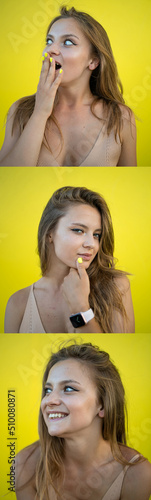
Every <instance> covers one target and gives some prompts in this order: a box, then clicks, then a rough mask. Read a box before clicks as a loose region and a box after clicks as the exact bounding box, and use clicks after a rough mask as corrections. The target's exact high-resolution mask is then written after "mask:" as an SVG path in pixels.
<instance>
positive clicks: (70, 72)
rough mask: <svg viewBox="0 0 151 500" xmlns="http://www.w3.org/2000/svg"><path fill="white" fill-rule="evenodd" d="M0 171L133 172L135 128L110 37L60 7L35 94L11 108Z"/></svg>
mask: <svg viewBox="0 0 151 500" xmlns="http://www.w3.org/2000/svg"><path fill="white" fill-rule="evenodd" d="M0 162H1V163H0V164H1V165H3V166H5V165H6V166H8V165H9V166H12V165H14V166H63V165H66V166H69V165H70V166H83V167H84V166H116V165H117V166H136V127H135V119H134V116H133V113H132V112H131V110H130V109H129V108H128V107H127V106H125V104H124V99H123V96H122V85H121V82H120V79H119V76H118V72H117V68H116V64H115V61H114V57H113V54H112V49H111V46H110V42H109V39H108V36H107V34H106V32H105V30H104V29H103V27H102V26H101V25H100V24H99V23H98V22H97V21H96V20H95V19H93V18H92V17H91V16H90V15H88V14H86V13H84V12H79V11H76V10H75V9H74V8H71V9H69V10H67V9H66V8H65V7H62V8H61V15H60V16H58V17H56V18H55V19H53V20H52V22H51V23H50V25H49V27H48V30H47V37H46V47H45V48H44V51H43V63H42V70H41V75H40V80H39V84H38V88H37V92H36V94H35V95H32V96H29V97H25V98H23V99H20V100H19V101H17V102H15V103H14V104H13V106H12V107H11V108H10V111H9V115H8V120H7V125H6V136H5V141H4V145H3V147H2V150H1V156H0Z"/></svg>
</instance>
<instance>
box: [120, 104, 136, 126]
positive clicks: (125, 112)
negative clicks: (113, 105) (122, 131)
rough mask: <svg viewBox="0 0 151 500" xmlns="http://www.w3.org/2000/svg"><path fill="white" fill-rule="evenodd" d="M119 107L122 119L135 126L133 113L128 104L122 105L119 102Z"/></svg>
mask: <svg viewBox="0 0 151 500" xmlns="http://www.w3.org/2000/svg"><path fill="white" fill-rule="evenodd" d="M119 108H120V110H121V113H122V118H123V120H124V121H127V122H128V123H131V124H132V125H135V126H136V122H135V115H134V113H133V111H132V109H130V108H129V107H128V106H124V104H119Z"/></svg>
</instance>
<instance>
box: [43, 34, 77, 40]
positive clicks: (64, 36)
mask: <svg viewBox="0 0 151 500" xmlns="http://www.w3.org/2000/svg"><path fill="white" fill-rule="evenodd" d="M48 36H49V37H50V38H53V39H54V36H53V35H51V34H50V33H48V35H47V38H48ZM67 36H74V37H75V38H77V39H78V40H79V37H78V36H76V35H74V34H73V33H65V35H61V38H66V37H67Z"/></svg>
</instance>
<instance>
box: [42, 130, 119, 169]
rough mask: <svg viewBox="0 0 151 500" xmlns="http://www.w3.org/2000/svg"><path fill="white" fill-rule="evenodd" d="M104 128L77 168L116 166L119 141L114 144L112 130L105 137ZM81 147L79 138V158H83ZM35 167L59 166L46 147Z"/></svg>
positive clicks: (43, 148)
mask: <svg viewBox="0 0 151 500" xmlns="http://www.w3.org/2000/svg"><path fill="white" fill-rule="evenodd" d="M104 128H105V125H103V127H102V128H101V130H100V132H99V134H98V136H97V138H96V140H95V143H94V144H93V146H92V148H91V149H90V151H89V153H88V154H87V156H86V157H85V158H84V159H83V161H82V163H81V164H80V165H78V166H79V167H115V166H116V165H117V164H118V160H119V157H120V154H121V143H120V139H119V137H117V142H116V140H115V133H114V130H113V129H112V130H111V132H110V134H109V135H107V133H106V132H105V131H104ZM83 147H84V142H83V139H82V138H81V142H79V143H78V149H79V153H80V156H81V157H82V156H83V152H82V151H83ZM80 150H81V151H80ZM37 166H38V167H40V166H45V167H48V166H49V167H59V166H60V165H59V163H58V162H57V159H55V158H54V157H53V155H52V154H51V152H50V151H49V150H48V149H47V148H46V147H42V154H41V153H40V155H39V159H38V163H37ZM70 166H73V165H70Z"/></svg>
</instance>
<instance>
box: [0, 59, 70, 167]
mask: <svg viewBox="0 0 151 500" xmlns="http://www.w3.org/2000/svg"><path fill="white" fill-rule="evenodd" d="M61 79H62V74H61V73H59V74H58V75H57V77H55V61H54V60H52V62H51V65H50V61H49V58H48V57H46V58H45V60H44V62H43V65H42V70H41V74H40V79H39V84H38V88H37V93H36V101H35V108H34V111H33V113H32V115H31V117H30V118H29V120H28V122H27V124H26V126H25V128H24V130H23V132H22V134H21V135H20V132H19V127H16V130H15V131H14V133H13V135H12V124H13V118H14V111H15V110H16V108H17V104H18V103H15V104H14V105H13V106H12V107H11V109H10V112H9V116H8V120H7V124H6V134H5V140H4V144H3V147H2V149H1V152H0V165H1V166H21V167H22V166H36V165H37V162H38V157H39V153H40V149H41V145H42V141H43V136H44V131H45V126H46V122H47V119H48V118H49V116H50V115H51V113H52V109H53V104H54V100H55V96H56V92H57V89H58V87H59V85H60V83H61Z"/></svg>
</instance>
